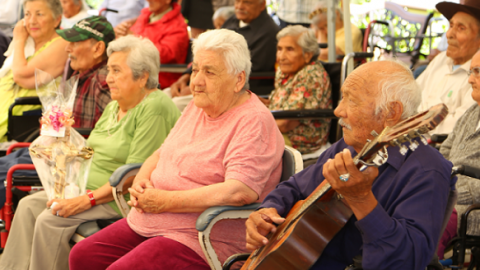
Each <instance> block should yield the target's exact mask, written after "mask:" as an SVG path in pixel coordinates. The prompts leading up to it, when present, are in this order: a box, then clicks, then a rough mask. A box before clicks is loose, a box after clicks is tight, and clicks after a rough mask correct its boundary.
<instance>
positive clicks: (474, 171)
mask: <svg viewBox="0 0 480 270" xmlns="http://www.w3.org/2000/svg"><path fill="white" fill-rule="evenodd" d="M456 174H462V175H465V176H469V177H472V178H476V179H479V180H480V168H477V167H472V166H468V165H458V166H455V167H453V168H452V176H453V175H456Z"/></svg>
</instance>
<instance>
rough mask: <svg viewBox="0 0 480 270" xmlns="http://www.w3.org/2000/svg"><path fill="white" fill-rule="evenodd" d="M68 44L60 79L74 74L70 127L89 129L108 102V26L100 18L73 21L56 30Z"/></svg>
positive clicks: (111, 34)
mask: <svg viewBox="0 0 480 270" xmlns="http://www.w3.org/2000/svg"><path fill="white" fill-rule="evenodd" d="M57 33H58V34H59V35H60V36H61V37H62V38H63V39H65V40H66V41H69V42H70V43H69V44H68V46H67V47H66V48H65V50H66V51H67V52H68V53H69V61H67V67H66V69H65V70H66V72H65V73H66V74H65V76H64V78H70V77H71V76H74V75H78V76H79V81H78V88H77V96H76V98H75V104H74V107H73V117H74V119H75V124H74V125H73V127H82V128H93V127H94V126H95V123H96V122H97V121H98V119H99V118H100V116H101V115H102V112H103V110H104V108H105V106H107V104H108V103H109V102H110V101H111V98H110V91H109V88H108V85H107V82H106V77H107V69H106V64H107V59H108V58H107V54H106V49H107V46H108V43H109V42H110V41H112V40H114V39H115V32H114V31H113V27H112V25H111V24H110V23H109V22H108V21H107V20H106V19H105V18H104V17H101V16H92V17H89V18H86V19H83V20H81V21H79V22H77V23H76V24H75V25H74V26H73V27H72V28H70V29H64V30H57Z"/></svg>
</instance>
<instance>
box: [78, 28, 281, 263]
mask: <svg viewBox="0 0 480 270" xmlns="http://www.w3.org/2000/svg"><path fill="white" fill-rule="evenodd" d="M193 53H194V60H193V73H192V79H191V82H190V87H191V89H192V92H193V96H194V99H193V101H192V102H191V103H190V104H189V105H188V106H187V107H186V109H185V111H184V112H183V115H182V116H181V117H180V119H179V120H178V121H177V124H176V125H175V127H174V128H173V129H172V131H171V132H170V134H169V136H168V137H167V139H166V140H165V142H164V143H163V145H162V146H161V147H160V149H158V151H156V152H155V153H154V154H153V155H152V156H150V157H149V158H148V159H147V161H145V163H144V164H143V166H142V168H141V170H140V172H139V173H138V175H137V176H136V178H135V181H134V183H133V185H132V188H131V189H130V194H131V201H130V202H129V204H130V205H131V206H132V210H131V211H130V213H129V215H128V217H127V218H125V219H123V220H120V221H118V222H116V223H115V224H113V225H111V226H109V227H107V228H105V229H104V230H102V231H100V232H98V233H96V234H94V235H93V236H91V237H89V238H87V239H85V240H84V241H82V242H80V243H78V244H77V245H75V246H74V248H73V249H72V251H71V253H70V269H72V270H76V269H89V270H96V269H106V268H107V267H110V268H111V269H205V270H206V269H210V267H209V266H208V264H207V262H206V259H205V256H204V255H203V252H202V250H201V247H200V245H199V242H198V236H197V231H196V229H195V222H196V219H197V217H198V216H199V215H200V214H201V212H202V211H203V210H205V209H207V208H209V207H211V206H218V205H233V206H241V205H245V204H250V203H253V202H256V201H261V200H263V199H264V198H265V196H266V195H267V194H268V192H270V191H271V190H272V189H273V188H274V187H275V186H276V184H277V183H278V181H279V179H280V175H281V158H282V154H283V150H284V141H283V137H282V134H281V133H280V131H279V130H278V128H277V126H276V123H275V120H274V119H273V117H272V115H271V113H270V112H269V111H268V109H267V108H266V107H265V105H263V103H262V102H261V101H260V100H259V99H258V97H257V96H256V95H255V94H253V93H252V92H251V91H249V90H247V89H248V85H247V79H248V77H249V75H250V68H251V62H250V53H249V51H248V47H247V43H246V41H245V39H244V38H243V36H241V35H239V34H237V33H235V32H233V31H230V30H226V29H221V30H213V31H209V32H206V33H203V34H201V35H200V36H199V38H198V39H197V40H195V41H194V44H193ZM211 241H212V243H213V246H214V247H215V249H216V250H217V251H219V259H220V261H224V260H225V259H226V258H227V257H228V256H229V255H231V254H233V253H238V252H241V251H243V250H244V247H245V227H244V221H242V220H229V221H223V222H221V223H219V224H218V225H216V226H215V228H214V231H213V233H212V238H211ZM85 258H88V259H85Z"/></svg>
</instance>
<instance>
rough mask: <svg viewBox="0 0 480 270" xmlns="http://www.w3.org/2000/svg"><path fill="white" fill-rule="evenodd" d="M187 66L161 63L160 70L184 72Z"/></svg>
mask: <svg viewBox="0 0 480 270" xmlns="http://www.w3.org/2000/svg"><path fill="white" fill-rule="evenodd" d="M187 68H188V65H187V64H161V65H160V72H171V73H184V72H185V70H187Z"/></svg>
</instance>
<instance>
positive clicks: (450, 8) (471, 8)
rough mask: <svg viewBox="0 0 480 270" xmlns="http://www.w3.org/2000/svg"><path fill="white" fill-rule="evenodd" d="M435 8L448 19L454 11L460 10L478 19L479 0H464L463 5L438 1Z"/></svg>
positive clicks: (479, 10)
mask: <svg viewBox="0 0 480 270" xmlns="http://www.w3.org/2000/svg"><path fill="white" fill-rule="evenodd" d="M436 8H437V9H438V11H440V13H442V14H443V16H445V18H447V19H448V20H450V19H451V18H452V17H453V15H455V13H457V12H459V11H461V12H465V13H468V14H470V15H472V16H473V17H475V18H476V19H477V20H479V21H480V1H478V0H466V1H465V4H464V5H461V4H456V3H452V2H440V3H438V4H437V5H436Z"/></svg>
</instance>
